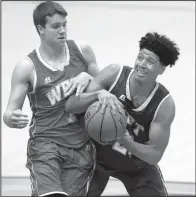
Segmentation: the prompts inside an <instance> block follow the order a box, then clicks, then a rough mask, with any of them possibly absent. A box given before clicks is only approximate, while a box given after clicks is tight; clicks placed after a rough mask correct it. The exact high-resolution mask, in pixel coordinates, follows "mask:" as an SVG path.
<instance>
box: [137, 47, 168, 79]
mask: <svg viewBox="0 0 196 197" xmlns="http://www.w3.org/2000/svg"><path fill="white" fill-rule="evenodd" d="M164 70H165V67H164V66H163V65H162V64H161V63H160V60H159V57H158V56H157V55H156V54H155V53H153V52H151V51H149V50H147V49H142V50H140V52H139V53H138V56H137V59H136V61H135V66H134V71H135V72H134V73H135V77H136V79H138V80H140V81H155V80H156V78H157V77H158V75H160V74H162V73H163V71H164Z"/></svg>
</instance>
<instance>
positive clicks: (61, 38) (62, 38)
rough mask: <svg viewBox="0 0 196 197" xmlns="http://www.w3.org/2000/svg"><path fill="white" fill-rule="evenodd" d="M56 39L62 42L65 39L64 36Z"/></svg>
mask: <svg viewBox="0 0 196 197" xmlns="http://www.w3.org/2000/svg"><path fill="white" fill-rule="evenodd" d="M58 39H59V40H63V41H65V40H66V38H65V37H64V36H61V37H59V38H58Z"/></svg>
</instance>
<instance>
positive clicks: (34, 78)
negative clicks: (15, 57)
mask: <svg viewBox="0 0 196 197" xmlns="http://www.w3.org/2000/svg"><path fill="white" fill-rule="evenodd" d="M26 59H28V60H29V61H30V62H31V63H32V65H33V84H31V86H32V91H28V94H33V93H35V87H36V83H37V74H36V71H35V65H34V63H33V61H32V60H31V58H29V57H28V56H26Z"/></svg>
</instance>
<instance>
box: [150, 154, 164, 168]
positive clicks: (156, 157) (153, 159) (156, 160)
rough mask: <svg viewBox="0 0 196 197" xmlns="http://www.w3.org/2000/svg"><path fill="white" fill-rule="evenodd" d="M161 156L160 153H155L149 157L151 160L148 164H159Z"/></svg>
mask: <svg viewBox="0 0 196 197" xmlns="http://www.w3.org/2000/svg"><path fill="white" fill-rule="evenodd" d="M162 156H163V154H162V153H161V152H160V151H156V152H155V154H154V155H153V156H152V157H151V159H150V160H149V162H148V163H149V164H150V165H156V164H158V163H159V161H160V160H161V158H162Z"/></svg>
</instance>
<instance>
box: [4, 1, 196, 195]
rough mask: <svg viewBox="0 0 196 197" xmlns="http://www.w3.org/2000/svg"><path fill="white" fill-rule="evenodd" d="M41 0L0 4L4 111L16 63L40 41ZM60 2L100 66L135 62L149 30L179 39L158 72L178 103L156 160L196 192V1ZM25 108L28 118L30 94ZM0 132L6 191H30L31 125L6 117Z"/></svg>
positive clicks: (174, 183) (172, 180)
mask: <svg viewBox="0 0 196 197" xmlns="http://www.w3.org/2000/svg"><path fill="white" fill-rule="evenodd" d="M40 2H41V1H17V2H14V1H3V2H2V3H1V5H2V6H1V9H2V12H1V13H2V14H1V16H2V34H1V36H2V50H1V51H2V53H1V57H2V62H1V63H2V65H1V69H2V98H1V101H2V103H1V104H2V107H1V109H2V114H3V112H4V111H5V109H6V105H7V101H8V97H9V93H10V87H11V75H12V71H13V69H14V66H15V64H16V63H17V62H18V61H19V60H20V59H21V58H23V57H25V56H26V55H28V53H29V52H31V51H32V50H33V49H34V48H35V47H37V46H39V42H40V40H39V36H38V34H37V32H36V29H35V27H34V24H33V17H32V13H33V9H34V8H35V6H36V5H37V4H38V3H40ZM57 2H58V1H57ZM59 3H61V4H62V5H63V6H64V7H65V9H66V10H67V12H68V38H69V39H74V40H76V41H85V42H87V43H88V44H90V45H91V47H92V48H93V50H94V52H95V54H96V58H97V62H98V65H99V67H100V68H104V67H105V66H107V65H108V64H111V63H119V64H126V65H129V66H133V64H134V61H135V58H136V56H137V53H138V51H139V48H138V46H139V45H138V41H139V40H140V38H141V37H142V36H144V35H145V34H146V33H147V32H149V31H150V32H152V31H156V32H159V33H160V34H165V35H167V36H168V37H169V38H171V39H172V40H174V41H175V42H176V43H177V44H178V46H179V48H180V53H181V55H180V58H179V61H178V62H177V63H176V65H175V66H174V67H172V68H168V69H167V70H166V72H165V73H164V75H162V76H161V77H160V78H159V81H160V82H161V83H163V84H164V85H165V86H166V87H167V89H169V91H170V92H171V94H172V96H173V98H174V100H175V103H176V117H175V120H174V122H173V124H172V129H171V137H170V142H169V145H168V148H167V149H166V151H165V154H164V156H163V158H162V160H161V161H160V163H159V165H160V167H161V169H162V173H163V176H164V178H165V180H166V182H167V187H168V188H170V191H171V192H172V191H174V190H175V192H176V191H178V193H183V192H190V193H193V192H194V191H195V186H194V183H195V2H194V1H181V2H177V1H159V2H156V1H138V2H136V1H110V2H109V1H93V2H90V1H60V2H59ZM23 110H24V111H25V112H26V113H28V114H29V117H31V111H30V108H29V103H28V100H27V99H26V100H25V104H24V107H23ZM1 118H2V117H1ZM1 120H2V119H1ZM1 131H2V132H1V144H2V145H1V147H2V154H1V156H2V158H1V159H2V160H1V161H2V162H1V167H2V169H1V172H2V184H3V188H2V192H3V195H18V196H22V195H24V196H25V195H26V196H27V195H30V193H29V192H30V184H29V171H28V170H27V169H26V168H25V163H26V146H27V140H28V137H29V133H28V128H25V129H22V130H17V129H10V128H8V127H7V126H6V125H5V124H4V123H3V121H2V124H1ZM17 184H18V185H17ZM21 185H22V186H21ZM24 185H26V187H24ZM182 188H184V189H182ZM172 189H173V190H172ZM182 190H183V191H182ZM185 190H186V191H185ZM175 192H174V193H175ZM104 194H105V195H107V194H108V195H116V194H118V195H122V194H124V195H126V191H125V189H124V187H123V185H122V184H121V183H120V182H118V181H117V180H114V179H112V180H111V182H110V183H109V185H108V187H107V188H106V190H105V193H104Z"/></svg>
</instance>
